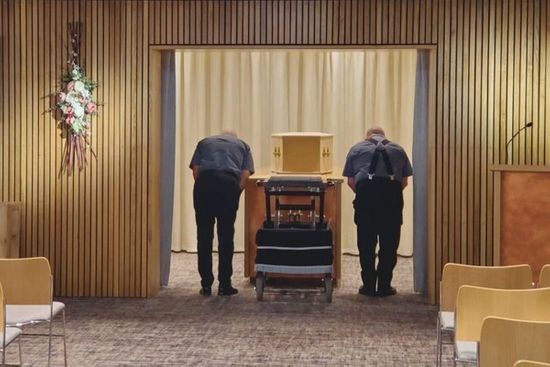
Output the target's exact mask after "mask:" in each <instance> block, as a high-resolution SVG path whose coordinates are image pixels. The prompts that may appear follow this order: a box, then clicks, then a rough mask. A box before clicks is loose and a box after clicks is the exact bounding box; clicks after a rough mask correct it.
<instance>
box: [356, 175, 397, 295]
mask: <svg viewBox="0 0 550 367" xmlns="http://www.w3.org/2000/svg"><path fill="white" fill-rule="evenodd" d="M355 192H356V197H355V201H354V202H353V204H354V208H355V218H354V219H355V224H356V225H357V245H358V248H359V257H360V262H361V278H362V279H363V284H364V286H365V289H366V290H368V291H372V292H374V291H375V290H376V282H377V279H378V290H379V291H380V290H382V291H384V290H388V289H389V288H390V287H391V281H392V277H393V269H394V267H395V264H396V263H397V248H398V247H399V240H400V237H401V224H402V223H403V188H402V184H401V182H399V181H397V180H390V179H389V178H385V177H384V178H377V177H374V178H373V179H372V180H370V179H364V180H361V181H360V182H358V183H357V185H356V188H355ZM377 242H379V244H380V249H379V252H378V267H377V268H375V256H376V255H375V250H376V244H377Z"/></svg>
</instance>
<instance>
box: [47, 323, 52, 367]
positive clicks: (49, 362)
mask: <svg viewBox="0 0 550 367" xmlns="http://www.w3.org/2000/svg"><path fill="white" fill-rule="evenodd" d="M52 321H53V320H52V317H50V334H49V335H48V367H50V366H51V360H52V324H53V322H52Z"/></svg>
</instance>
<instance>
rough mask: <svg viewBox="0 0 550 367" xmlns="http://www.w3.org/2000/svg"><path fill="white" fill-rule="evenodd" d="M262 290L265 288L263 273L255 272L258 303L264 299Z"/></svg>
mask: <svg viewBox="0 0 550 367" xmlns="http://www.w3.org/2000/svg"><path fill="white" fill-rule="evenodd" d="M264 288H265V273H263V272H261V271H258V272H256V299H257V300H258V301H261V300H263V298H264Z"/></svg>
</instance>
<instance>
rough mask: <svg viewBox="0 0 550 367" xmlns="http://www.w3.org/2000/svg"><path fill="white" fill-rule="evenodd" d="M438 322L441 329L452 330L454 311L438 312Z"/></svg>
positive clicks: (453, 326)
mask: <svg viewBox="0 0 550 367" xmlns="http://www.w3.org/2000/svg"><path fill="white" fill-rule="evenodd" d="M439 322H440V325H441V328H442V329H447V330H454V328H455V313H454V312H450V311H441V312H439Z"/></svg>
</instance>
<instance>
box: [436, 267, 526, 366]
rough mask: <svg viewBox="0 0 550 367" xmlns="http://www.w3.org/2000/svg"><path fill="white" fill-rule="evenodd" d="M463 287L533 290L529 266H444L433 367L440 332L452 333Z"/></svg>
mask: <svg viewBox="0 0 550 367" xmlns="http://www.w3.org/2000/svg"><path fill="white" fill-rule="evenodd" d="M463 285H475V286H480V287H487V288H502V289H528V288H532V286H533V272H532V270H531V267H530V266H529V265H513V266H474V265H464V264H454V263H448V264H446V265H445V267H444V268H443V274H442V276H441V283H440V292H439V297H440V300H439V313H438V317H437V365H438V366H440V365H441V357H442V353H443V344H452V342H450V343H443V332H447V333H452V332H453V331H454V321H455V319H454V311H455V306H456V296H457V294H458V290H459V288H460V287H461V286H463Z"/></svg>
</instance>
